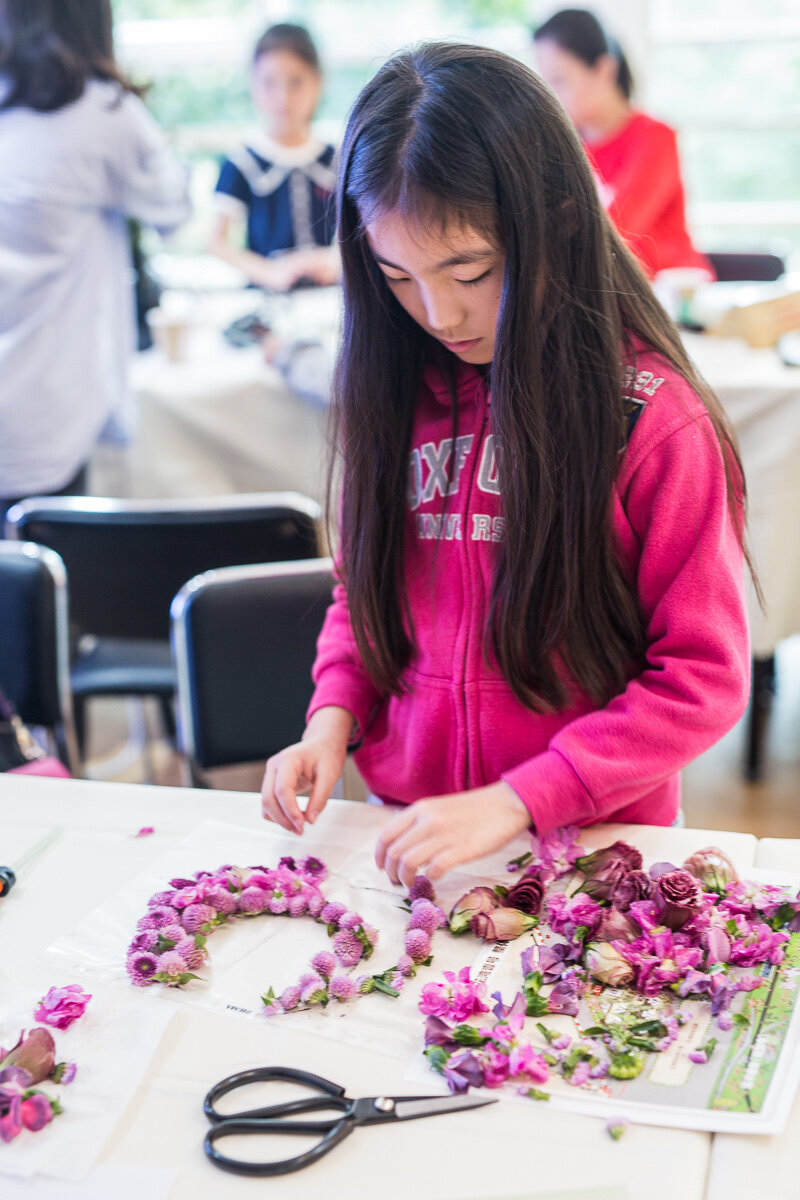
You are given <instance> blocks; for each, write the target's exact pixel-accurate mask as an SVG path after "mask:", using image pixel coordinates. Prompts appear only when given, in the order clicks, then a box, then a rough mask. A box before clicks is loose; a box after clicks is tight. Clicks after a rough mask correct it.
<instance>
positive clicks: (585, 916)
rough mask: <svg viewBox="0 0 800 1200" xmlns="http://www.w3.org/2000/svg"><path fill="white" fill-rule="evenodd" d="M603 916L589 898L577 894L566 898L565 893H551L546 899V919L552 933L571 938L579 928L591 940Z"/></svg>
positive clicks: (595, 902) (600, 910)
mask: <svg viewBox="0 0 800 1200" xmlns="http://www.w3.org/2000/svg"><path fill="white" fill-rule="evenodd" d="M602 916H603V909H602V908H601V907H600V905H599V904H598V903H597V901H596V900H593V899H592V898H591V896H584V895H583V894H581V893H578V894H577V895H575V896H567V894H566V893H565V892H553V893H552V895H550V896H548V898H547V919H548V921H549V923H550V927H551V929H552V930H553V932H554V933H559V934H561V936H562V937H566V938H570V939H571V938H573V937H574V936H575V933H576V931H577V930H578V929H579V928H585V929H586V930H587V931H588V932H587V934H586V937H587V938H591V937H592V936H593V934H594V931H595V929H597V927H598V925H599V924H600V921H601V919H602Z"/></svg>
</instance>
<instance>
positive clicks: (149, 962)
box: [125, 950, 158, 987]
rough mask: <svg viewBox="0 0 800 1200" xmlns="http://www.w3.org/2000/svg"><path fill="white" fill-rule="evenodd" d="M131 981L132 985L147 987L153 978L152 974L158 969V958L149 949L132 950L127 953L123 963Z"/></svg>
mask: <svg viewBox="0 0 800 1200" xmlns="http://www.w3.org/2000/svg"><path fill="white" fill-rule="evenodd" d="M125 970H126V971H127V972H128V975H129V977H130V981H131V983H132V984H133V985H134V987H149V985H150V984H151V983H154V982H155V980H154V979H153V976H154V975H155V973H156V971H157V970H158V958H157V957H156V955H155V954H151V953H150V952H149V951H146V950H145V951H140V952H139V953H136V952H134V953H133V954H129V955H128V961H127V962H126V964H125Z"/></svg>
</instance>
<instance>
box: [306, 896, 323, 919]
mask: <svg viewBox="0 0 800 1200" xmlns="http://www.w3.org/2000/svg"><path fill="white" fill-rule="evenodd" d="M324 906H325V897H324V896H323V894H322V892H317V891H314V892H312V893H311V895H310V896H309V897H308V911H309V915H310V916H312V917H318V916H319V915H320V913H321V912H322V909H323V908H324Z"/></svg>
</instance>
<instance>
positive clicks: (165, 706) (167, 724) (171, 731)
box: [158, 696, 177, 746]
mask: <svg viewBox="0 0 800 1200" xmlns="http://www.w3.org/2000/svg"><path fill="white" fill-rule="evenodd" d="M172 705H173V700H172V697H171V696H159V697H158V707H159V709H160V711H161V721H162V723H163V726H164V733H165V735H166V738H167V741H168V742H171V743H172V745H173V746H174V745H175V742H176V740H177V732H176V729H175V711H174V709H173V707H172Z"/></svg>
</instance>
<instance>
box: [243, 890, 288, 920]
mask: <svg viewBox="0 0 800 1200" xmlns="http://www.w3.org/2000/svg"><path fill="white" fill-rule="evenodd" d="M264 894H266V893H264ZM242 895H244V893H242ZM288 908H289V898H288V896H283V895H282V894H281V893H280V892H274V893H273V895H272V897H271V898H270V901H269V911H270V912H271V913H272V914H273V916H276V917H278V916H280V915H281V913H285V912H287V910H288Z"/></svg>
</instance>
